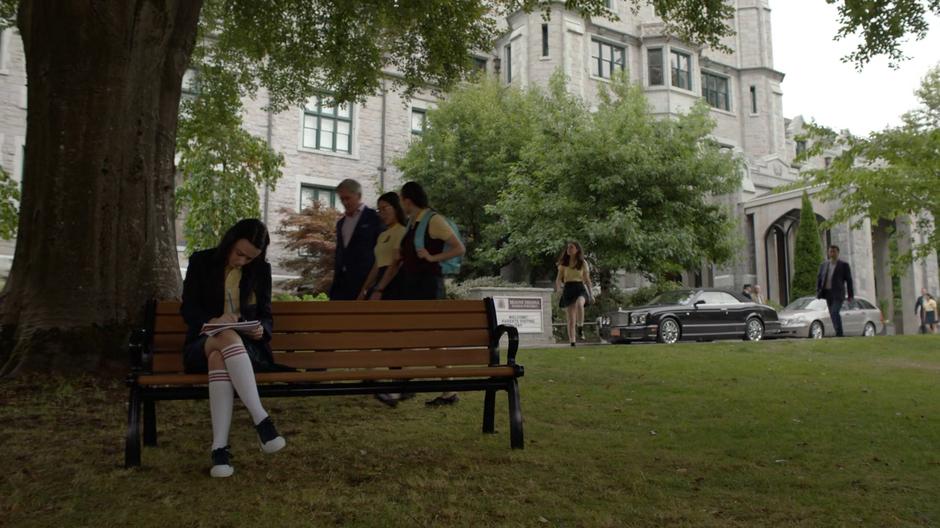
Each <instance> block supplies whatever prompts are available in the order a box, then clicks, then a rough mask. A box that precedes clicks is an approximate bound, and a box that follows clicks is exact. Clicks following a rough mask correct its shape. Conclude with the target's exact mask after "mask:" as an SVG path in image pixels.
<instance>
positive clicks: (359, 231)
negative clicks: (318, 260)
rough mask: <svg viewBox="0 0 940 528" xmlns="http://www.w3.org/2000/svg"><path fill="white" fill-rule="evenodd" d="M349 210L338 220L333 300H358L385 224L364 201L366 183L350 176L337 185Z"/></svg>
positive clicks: (331, 291)
mask: <svg viewBox="0 0 940 528" xmlns="http://www.w3.org/2000/svg"><path fill="white" fill-rule="evenodd" d="M336 194H337V195H338V196H339V200H340V202H342V204H343V209H344V210H345V212H344V214H343V217H342V218H340V219H339V221H338V222H336V259H335V260H336V262H335V265H334V268H333V284H332V286H330V300H332V301H354V300H356V297H357V296H358V295H359V292H360V291H361V290H362V285H363V283H365V281H366V277H367V276H368V275H369V270H371V269H372V264H374V263H375V253H374V250H375V242H376V240H378V238H379V234H380V233H381V232H382V228H383V224H382V222H381V220H380V219H379V215H378V213H377V212H375V209H371V208H369V207H366V204H364V203H362V186H361V185H359V182H357V181H356V180H350V179H346V180H343V181H341V182H340V184H339V185H337V186H336Z"/></svg>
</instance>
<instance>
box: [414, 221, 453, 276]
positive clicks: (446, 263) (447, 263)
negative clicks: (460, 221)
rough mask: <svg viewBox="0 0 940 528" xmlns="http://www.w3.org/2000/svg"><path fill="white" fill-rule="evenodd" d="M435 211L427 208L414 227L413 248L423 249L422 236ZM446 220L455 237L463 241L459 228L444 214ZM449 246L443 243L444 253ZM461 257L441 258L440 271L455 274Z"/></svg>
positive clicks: (445, 273)
mask: <svg viewBox="0 0 940 528" xmlns="http://www.w3.org/2000/svg"><path fill="white" fill-rule="evenodd" d="M436 214H437V211H434V210H430V209H429V210H428V212H427V214H425V215H424V218H422V219H421V221H420V222H418V227H417V228H415V249H416V250H418V249H424V236H425V234H427V232H428V224H429V223H430V222H431V217H432V216H434V215H436ZM443 218H444V220H446V221H447V224H448V225H449V226H450V229H451V230H452V231H453V232H454V235H455V236H456V237H457V240H459V241H460V242H461V243H463V238H462V237H461V236H460V229H458V228H457V224H455V223H454V222H453V221H452V220H451V219H450V218H447V217H446V216H445V217H443ZM450 248H451V246H450V244H446V243H445V244H444V252H445V253H446V252H447V251H449V250H450ZM462 260H463V258H462V257H453V258H449V259H447V260H442V261H440V262H439V264H440V265H441V273H442V274H444V275H457V274H458V273H460V263H461V262H462Z"/></svg>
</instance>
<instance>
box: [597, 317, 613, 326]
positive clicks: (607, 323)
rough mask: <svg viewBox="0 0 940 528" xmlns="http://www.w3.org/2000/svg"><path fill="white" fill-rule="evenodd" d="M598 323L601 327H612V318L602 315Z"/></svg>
mask: <svg viewBox="0 0 940 528" xmlns="http://www.w3.org/2000/svg"><path fill="white" fill-rule="evenodd" d="M597 323H598V324H599V325H601V326H610V316H609V315H602V316H600V317H598V318H597Z"/></svg>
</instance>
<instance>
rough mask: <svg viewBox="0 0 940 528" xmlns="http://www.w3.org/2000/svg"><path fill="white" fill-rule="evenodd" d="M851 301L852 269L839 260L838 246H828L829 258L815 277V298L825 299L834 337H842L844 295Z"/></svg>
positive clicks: (853, 294)
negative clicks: (841, 311)
mask: <svg viewBox="0 0 940 528" xmlns="http://www.w3.org/2000/svg"><path fill="white" fill-rule="evenodd" d="M846 293H848V299H849V301H851V300H852V299H853V298H854V297H855V287H854V285H853V284H852V269H851V268H850V267H849V263H848V262H845V261H843V260H839V246H829V258H828V259H827V260H826V261H825V262H823V263H822V264H820V265H819V274H818V275H817V276H816V298H817V299H826V305H827V306H828V307H829V317H830V318H831V319H832V326H833V327H835V329H836V337H842V315H841V314H840V310H842V302H843V301H844V300H845V298H846V297H845V294H846Z"/></svg>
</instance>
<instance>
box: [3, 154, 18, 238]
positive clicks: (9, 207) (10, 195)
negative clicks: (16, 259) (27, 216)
mask: <svg viewBox="0 0 940 528" xmlns="http://www.w3.org/2000/svg"><path fill="white" fill-rule="evenodd" d="M19 201H20V184H19V182H17V181H16V180H14V179H13V178H11V177H10V175H9V174H7V171H5V170H3V168H2V167H0V239H3V240H10V239H11V238H13V237H15V236H16V224H17V220H18V216H19V214H18V213H19V211H18V204H19Z"/></svg>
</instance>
